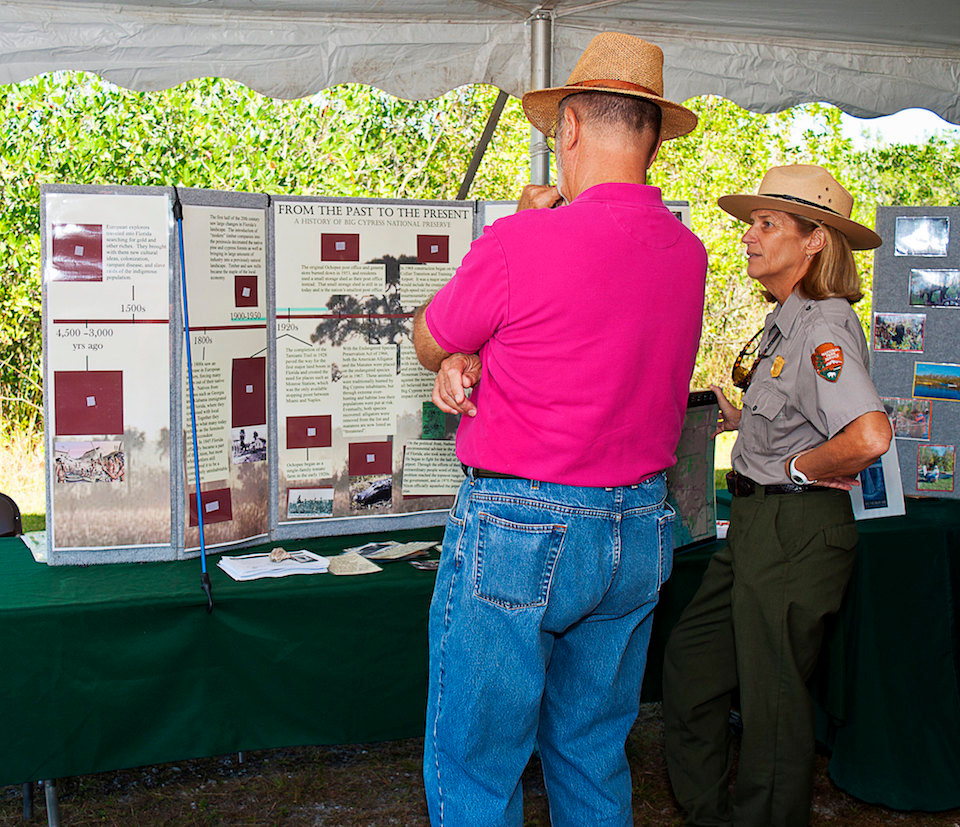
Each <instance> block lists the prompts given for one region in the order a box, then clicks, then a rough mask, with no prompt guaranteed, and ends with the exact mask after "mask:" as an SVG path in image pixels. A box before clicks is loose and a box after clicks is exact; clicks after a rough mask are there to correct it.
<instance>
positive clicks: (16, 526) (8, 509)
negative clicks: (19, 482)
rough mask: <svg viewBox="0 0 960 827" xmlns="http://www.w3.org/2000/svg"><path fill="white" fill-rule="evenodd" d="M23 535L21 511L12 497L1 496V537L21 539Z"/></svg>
mask: <svg viewBox="0 0 960 827" xmlns="http://www.w3.org/2000/svg"><path fill="white" fill-rule="evenodd" d="M21 534H23V523H22V522H21V521H20V509H19V508H18V507H17V504H16V503H15V502H14V501H13V498H12V497H8V496H7V495H6V494H0V537H19V536H20V535H21Z"/></svg>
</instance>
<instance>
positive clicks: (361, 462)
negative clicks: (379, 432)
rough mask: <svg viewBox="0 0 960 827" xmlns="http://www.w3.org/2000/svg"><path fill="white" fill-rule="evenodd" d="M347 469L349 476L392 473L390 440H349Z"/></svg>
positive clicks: (391, 446)
mask: <svg viewBox="0 0 960 827" xmlns="http://www.w3.org/2000/svg"><path fill="white" fill-rule="evenodd" d="M347 469H348V470H349V472H350V476H351V477H362V476H365V475H366V474H392V473H393V443H392V442H351V443H350V454H349V460H348V465H347Z"/></svg>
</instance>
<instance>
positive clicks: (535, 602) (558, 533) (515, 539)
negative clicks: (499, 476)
mask: <svg viewBox="0 0 960 827" xmlns="http://www.w3.org/2000/svg"><path fill="white" fill-rule="evenodd" d="M565 531H566V527H565V526H562V525H556V524H554V523H516V522H513V521H511V520H504V519H502V518H500V517H494V516H493V515H492V514H486V513H481V514H480V532H479V536H478V538H477V569H476V583H475V586H474V594H476V596H477V597H479V598H481V599H482V600H488V601H490V602H491V603H496V604H497V605H498V606H502V607H504V608H506V609H525V608H531V607H534V606H545V605H546V603H547V598H548V597H549V596H550V581H551V580H552V579H553V568H554V565H555V564H556V562H557V558H558V557H559V556H560V548H561V546H562V545H563V537H564V533H565Z"/></svg>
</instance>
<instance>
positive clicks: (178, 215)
mask: <svg viewBox="0 0 960 827" xmlns="http://www.w3.org/2000/svg"><path fill="white" fill-rule="evenodd" d="M173 217H174V219H175V220H176V222H177V236H178V239H179V241H180V288H181V290H182V292H183V336H184V339H185V340H186V343H187V386H188V388H189V389H190V433H191V434H192V436H193V481H194V490H195V491H196V492H197V526H198V528H199V529H200V586H201V588H202V589H203V591H204V593H205V594H206V595H207V614H210V612H212V611H213V593H212V591H211V589H210V575H209V574H207V547H206V545H205V543H204V537H203V506H202V504H201V502H200V499H201V497H200V452H199V451H198V450H197V409H196V406H195V404H194V401H193V358H192V356H191V354H190V314H189V312H188V310H187V264H186V262H185V261H184V259H183V206H182V205H181V204H180V195H179V193H178V192H177V191H176V188H174V195H173Z"/></svg>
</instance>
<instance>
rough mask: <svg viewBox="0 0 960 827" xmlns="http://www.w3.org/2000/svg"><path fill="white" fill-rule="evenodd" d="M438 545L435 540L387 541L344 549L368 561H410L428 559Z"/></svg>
mask: <svg viewBox="0 0 960 827" xmlns="http://www.w3.org/2000/svg"><path fill="white" fill-rule="evenodd" d="M436 545H437V543H436V541H435V540H428V541H426V542H422V541H420V542H417V541H414V542H411V543H398V542H397V541H396V540H385V541H384V542H379V543H367V544H366V545H365V546H357V547H356V548H348V549H344V551H346V552H355V553H356V554H359V555H360V556H361V557H366V558H367V559H368V560H409V559H411V558H414V557H426V556H427V555H428V554H429V552H430V549H431V548H435V547H436Z"/></svg>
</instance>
